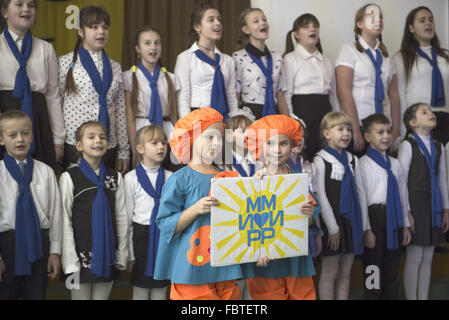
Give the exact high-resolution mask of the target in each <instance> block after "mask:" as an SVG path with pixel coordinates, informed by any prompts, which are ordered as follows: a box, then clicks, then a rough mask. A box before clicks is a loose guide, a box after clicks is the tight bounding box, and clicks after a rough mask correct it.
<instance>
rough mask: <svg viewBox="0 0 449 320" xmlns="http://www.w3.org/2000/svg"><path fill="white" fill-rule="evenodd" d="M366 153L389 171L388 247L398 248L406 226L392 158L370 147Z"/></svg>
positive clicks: (390, 248)
mask: <svg viewBox="0 0 449 320" xmlns="http://www.w3.org/2000/svg"><path fill="white" fill-rule="evenodd" d="M366 155H367V156H368V157H369V158H371V159H372V160H373V161H374V162H375V163H376V164H377V165H378V166H379V167H381V168H382V169H384V170H386V171H387V174H388V184H387V248H388V250H396V249H397V248H398V247H399V243H398V230H399V229H401V228H403V227H404V219H403V216H402V204H401V196H400V193H399V185H398V181H397V180H396V177H395V176H394V174H393V172H392V171H391V160H390V157H389V156H388V155H387V157H386V159H385V158H384V155H382V154H381V153H380V152H379V151H377V150H374V149H372V148H371V147H368V149H367V151H366Z"/></svg>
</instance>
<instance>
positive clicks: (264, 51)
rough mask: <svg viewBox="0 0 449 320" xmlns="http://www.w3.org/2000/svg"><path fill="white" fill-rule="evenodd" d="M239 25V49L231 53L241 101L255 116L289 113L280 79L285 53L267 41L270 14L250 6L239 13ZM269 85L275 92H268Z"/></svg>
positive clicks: (258, 117)
mask: <svg viewBox="0 0 449 320" xmlns="http://www.w3.org/2000/svg"><path fill="white" fill-rule="evenodd" d="M239 27H240V28H239V32H240V39H239V48H240V50H239V51H237V52H234V53H233V55H232V57H233V59H234V63H235V67H236V90H237V96H238V97H239V101H240V102H242V103H243V104H244V105H245V106H246V107H249V108H250V109H251V111H252V112H253V113H254V115H255V116H256V119H260V118H262V117H263V116H268V115H271V114H276V113H278V110H279V111H280V113H283V114H288V107H287V104H286V102H285V96H284V94H283V91H285V88H283V84H282V83H281V80H282V77H281V66H282V57H281V55H280V54H278V53H276V52H274V51H270V50H269V49H268V47H267V46H266V44H265V42H266V40H267V39H268V37H269V31H270V26H269V24H268V21H267V17H266V16H265V14H264V12H263V11H262V10H261V9H257V8H247V9H245V10H244V11H243V12H242V13H241V14H240V17H239ZM259 64H260V65H259ZM262 65H263V67H262ZM268 72H271V73H270V74H269V79H270V80H271V83H269V82H268V81H267V75H266V73H268ZM268 87H270V88H271V90H272V91H273V92H267V88H268ZM276 102H277V107H278V110H276Z"/></svg>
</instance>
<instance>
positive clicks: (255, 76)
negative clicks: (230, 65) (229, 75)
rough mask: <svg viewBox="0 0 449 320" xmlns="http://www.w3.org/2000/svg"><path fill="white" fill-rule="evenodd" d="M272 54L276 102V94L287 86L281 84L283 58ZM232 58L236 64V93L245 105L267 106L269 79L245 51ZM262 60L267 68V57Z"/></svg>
mask: <svg viewBox="0 0 449 320" xmlns="http://www.w3.org/2000/svg"><path fill="white" fill-rule="evenodd" d="M270 53H271V57H272V60H273V73H272V79H273V94H274V99H275V101H276V93H278V92H279V91H285V86H284V85H283V84H282V83H281V66H282V57H281V55H280V54H278V53H276V52H274V51H271V52H270ZM232 58H233V59H234V63H235V75H236V91H237V92H238V93H240V94H241V96H242V101H243V103H251V104H261V105H263V104H265V92H266V87H267V79H266V77H265V75H264V74H263V72H262V70H261V69H260V68H259V66H258V65H257V64H256V63H255V62H254V61H253V60H252V59H251V57H250V56H249V55H248V53H247V51H246V50H245V49H242V50H239V51H237V52H234V53H233V54H232ZM261 60H262V63H263V64H264V65H265V67H267V65H268V62H267V57H266V56H263V57H262V58H261Z"/></svg>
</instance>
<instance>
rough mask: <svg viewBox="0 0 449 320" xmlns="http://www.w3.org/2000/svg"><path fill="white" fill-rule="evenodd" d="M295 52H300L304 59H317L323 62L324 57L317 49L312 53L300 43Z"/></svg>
mask: <svg viewBox="0 0 449 320" xmlns="http://www.w3.org/2000/svg"><path fill="white" fill-rule="evenodd" d="M295 50H296V51H297V52H299V53H300V54H301V55H302V56H303V57H304V59H309V58H312V57H315V58H317V59H318V60H321V61H322V60H323V55H322V54H321V52H320V51H318V49H316V50H315V52H314V53H310V52H309V51H307V50H306V49H305V48H304V47H303V46H302V45H301V44H300V43H298V45H297V46H295Z"/></svg>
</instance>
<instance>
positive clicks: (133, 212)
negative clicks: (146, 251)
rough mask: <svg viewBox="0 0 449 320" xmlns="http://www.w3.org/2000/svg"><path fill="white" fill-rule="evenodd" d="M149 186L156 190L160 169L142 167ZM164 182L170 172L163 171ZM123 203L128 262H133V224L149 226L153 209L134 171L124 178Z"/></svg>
mask: <svg viewBox="0 0 449 320" xmlns="http://www.w3.org/2000/svg"><path fill="white" fill-rule="evenodd" d="M143 168H144V169H145V172H146V173H147V176H148V178H149V179H150V182H151V185H152V186H153V188H154V189H155V190H156V182H157V176H158V173H159V168H160V167H155V168H150V167H146V166H143ZM164 172H165V181H167V179H168V178H169V177H170V176H171V174H172V172H171V171H167V170H164ZM125 202H126V211H127V213H128V226H129V230H128V252H129V255H128V260H129V261H134V260H135V257H134V247H133V222H135V223H137V224H140V225H144V226H149V225H150V220H151V214H152V212H153V207H154V199H153V198H152V197H151V196H150V195H149V194H148V193H147V192H146V191H145V190H144V189H143V188H142V186H141V185H140V183H139V180H138V179H137V174H136V170H133V171H131V172H129V173H128V174H127V175H126V176H125Z"/></svg>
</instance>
